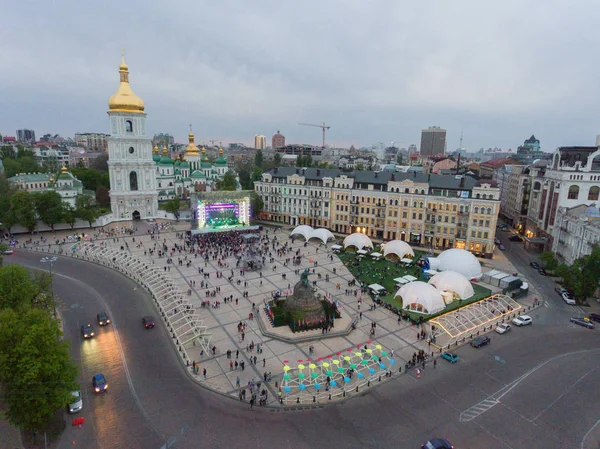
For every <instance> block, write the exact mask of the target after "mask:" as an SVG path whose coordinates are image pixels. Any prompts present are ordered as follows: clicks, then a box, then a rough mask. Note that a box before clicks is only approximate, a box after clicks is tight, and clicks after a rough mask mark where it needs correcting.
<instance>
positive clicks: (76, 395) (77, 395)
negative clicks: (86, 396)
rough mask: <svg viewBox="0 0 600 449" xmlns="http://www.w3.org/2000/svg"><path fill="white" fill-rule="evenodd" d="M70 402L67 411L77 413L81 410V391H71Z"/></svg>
mask: <svg viewBox="0 0 600 449" xmlns="http://www.w3.org/2000/svg"><path fill="white" fill-rule="evenodd" d="M71 396H72V398H71V402H70V403H69V413H77V412H80V411H81V410H83V398H82V397H81V391H71Z"/></svg>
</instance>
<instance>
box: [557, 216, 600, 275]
mask: <svg viewBox="0 0 600 449" xmlns="http://www.w3.org/2000/svg"><path fill="white" fill-rule="evenodd" d="M557 222H558V223H557V233H556V238H555V239H554V240H553V244H552V251H553V252H554V253H555V254H556V255H557V256H558V257H559V258H560V259H561V260H563V261H564V262H565V263H567V264H569V265H570V264H572V263H573V262H575V261H576V260H577V259H579V258H580V257H583V256H586V255H588V254H590V253H591V252H592V246H593V245H598V244H600V210H598V207H597V206H596V205H595V204H590V205H586V204H580V205H579V206H575V207H571V208H565V207H561V208H559V209H558V217H557Z"/></svg>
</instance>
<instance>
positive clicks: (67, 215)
mask: <svg viewBox="0 0 600 449" xmlns="http://www.w3.org/2000/svg"><path fill="white" fill-rule="evenodd" d="M63 221H64V222H65V223H67V224H68V225H69V226H71V229H73V228H74V227H75V223H76V222H77V211H76V210H75V208H74V207H73V206H71V205H70V204H65V210H64V212H63Z"/></svg>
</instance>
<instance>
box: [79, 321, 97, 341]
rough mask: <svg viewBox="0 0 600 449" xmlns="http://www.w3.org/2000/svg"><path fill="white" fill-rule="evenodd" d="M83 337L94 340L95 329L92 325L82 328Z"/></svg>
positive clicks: (85, 325)
mask: <svg viewBox="0 0 600 449" xmlns="http://www.w3.org/2000/svg"><path fill="white" fill-rule="evenodd" d="M81 335H83V338H92V337H93V336H94V328H93V327H92V325H91V324H84V325H82V326H81Z"/></svg>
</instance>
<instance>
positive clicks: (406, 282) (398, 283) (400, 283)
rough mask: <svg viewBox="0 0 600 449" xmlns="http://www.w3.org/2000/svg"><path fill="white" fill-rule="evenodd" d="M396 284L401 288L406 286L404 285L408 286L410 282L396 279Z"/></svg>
mask: <svg viewBox="0 0 600 449" xmlns="http://www.w3.org/2000/svg"><path fill="white" fill-rule="evenodd" d="M394 282H395V283H396V286H397V287H398V286H401V285H404V284H408V281H407V280H406V279H404V278H395V279H394Z"/></svg>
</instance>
